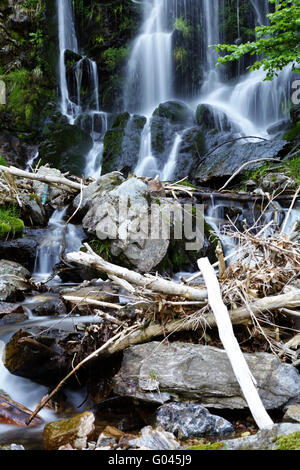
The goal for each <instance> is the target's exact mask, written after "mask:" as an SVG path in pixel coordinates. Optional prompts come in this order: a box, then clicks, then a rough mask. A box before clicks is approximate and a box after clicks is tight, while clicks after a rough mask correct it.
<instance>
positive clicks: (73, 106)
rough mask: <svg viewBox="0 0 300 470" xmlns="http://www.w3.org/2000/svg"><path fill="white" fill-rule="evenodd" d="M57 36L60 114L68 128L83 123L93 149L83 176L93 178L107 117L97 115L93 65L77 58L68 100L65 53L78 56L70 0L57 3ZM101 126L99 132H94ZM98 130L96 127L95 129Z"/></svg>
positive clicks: (98, 167)
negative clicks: (85, 94)
mask: <svg viewBox="0 0 300 470" xmlns="http://www.w3.org/2000/svg"><path fill="white" fill-rule="evenodd" d="M57 11H58V36H59V50H60V54H59V88H60V94H61V100H60V108H61V113H62V114H63V115H64V116H66V117H67V119H68V122H69V123H70V124H71V125H74V124H79V125H82V123H85V127H87V128H88V130H89V132H90V134H91V137H92V139H93V147H92V149H91V151H90V152H89V153H88V155H87V156H86V165H85V174H86V175H87V176H92V177H97V176H99V175H100V172H101V160H102V154H103V137H104V134H105V132H106V130H107V114H106V113H104V112H102V111H100V106H99V79H98V70H97V64H96V62H94V61H93V60H90V59H88V58H87V57H85V56H84V57H82V58H80V59H79V60H78V61H77V62H76V64H75V70H74V73H73V80H74V81H75V86H74V88H75V91H74V94H75V96H74V97H73V96H71V93H70V84H69V83H68V72H67V67H66V53H67V51H71V52H72V53H74V54H76V55H78V56H79V49H78V41H77V37H76V31H75V25H74V18H73V10H72V5H71V1H70V0H57ZM84 74H86V76H87V81H88V86H89V88H90V90H91V99H90V102H89V103H87V104H86V103H84V102H83V100H82V97H81V94H82V80H83V75H84ZM99 121H100V122H101V126H100V129H96V127H97V123H98V122H99ZM98 127H99V126H98Z"/></svg>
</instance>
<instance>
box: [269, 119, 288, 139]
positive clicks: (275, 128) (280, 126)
mask: <svg viewBox="0 0 300 470" xmlns="http://www.w3.org/2000/svg"><path fill="white" fill-rule="evenodd" d="M289 124H290V121H287V120H286V119H282V120H281V121H278V122H276V123H275V124H272V126H270V127H268V129H267V133H268V134H269V135H276V134H278V133H279V132H281V131H283V130H284V129H286V128H287V127H288V126H289Z"/></svg>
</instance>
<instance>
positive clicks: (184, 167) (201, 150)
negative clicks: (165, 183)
mask: <svg viewBox="0 0 300 470" xmlns="http://www.w3.org/2000/svg"><path fill="white" fill-rule="evenodd" d="M205 153H206V141H205V132H204V131H203V130H202V129H201V128H199V127H192V128H190V129H188V130H186V131H184V133H183V135H182V142H181V145H180V147H179V149H178V157H177V162H176V168H175V171H174V174H173V179H174V181H179V180H181V179H182V178H184V177H188V176H189V175H190V174H191V171H192V166H193V164H194V163H195V162H197V161H198V160H199V159H200V158H201V156H203V155H204V154H205Z"/></svg>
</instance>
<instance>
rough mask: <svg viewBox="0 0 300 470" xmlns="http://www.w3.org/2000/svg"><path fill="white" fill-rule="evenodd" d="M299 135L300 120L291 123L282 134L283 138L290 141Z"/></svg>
mask: <svg viewBox="0 0 300 470" xmlns="http://www.w3.org/2000/svg"><path fill="white" fill-rule="evenodd" d="M299 135H300V122H297V123H296V124H295V125H292V126H291V127H290V128H289V130H288V131H287V132H286V133H285V134H283V136H282V138H283V140H287V141H289V142H290V141H292V140H294V139H296V137H298V136H299Z"/></svg>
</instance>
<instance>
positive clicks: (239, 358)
mask: <svg viewBox="0 0 300 470" xmlns="http://www.w3.org/2000/svg"><path fill="white" fill-rule="evenodd" d="M198 266H199V269H200V270H201V272H202V275H203V278H204V281H205V284H206V287H207V291H208V301H209V304H210V307H211V309H212V311H213V313H214V316H215V319H216V323H217V327H218V331H219V336H220V339H221V341H222V343H223V346H224V349H225V351H226V353H227V356H228V359H229V361H230V364H231V366H232V369H233V372H234V374H235V376H236V379H237V381H238V383H239V385H240V387H241V390H242V392H243V395H244V397H245V400H246V402H247V403H248V406H249V409H250V411H251V413H252V416H253V418H254V420H255V422H256V424H257V425H258V427H259V428H260V429H265V428H267V427H268V426H272V425H273V424H274V423H273V421H272V420H271V418H270V416H269V415H268V413H267V412H266V410H265V407H264V405H263V403H262V401H261V398H260V396H259V394H258V391H257V383H256V380H255V378H254V377H253V375H252V373H251V371H250V369H249V366H248V364H247V362H246V359H245V357H244V356H243V353H242V351H241V349H240V346H239V343H238V342H237V339H236V337H235V335H234V332H233V327H232V323H231V321H230V316H229V312H228V310H227V307H226V305H225V304H224V302H223V300H222V294H221V289H220V286H219V282H218V279H217V276H216V273H215V270H214V268H213V267H212V265H211V264H210V262H209V260H208V258H202V259H200V260H198Z"/></svg>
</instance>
